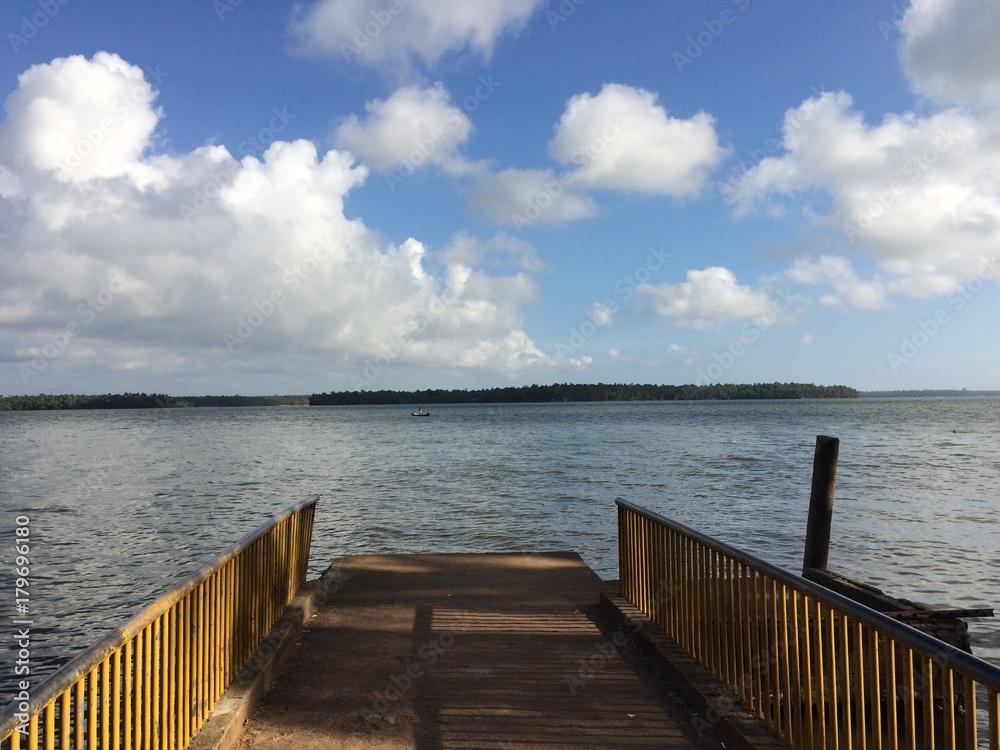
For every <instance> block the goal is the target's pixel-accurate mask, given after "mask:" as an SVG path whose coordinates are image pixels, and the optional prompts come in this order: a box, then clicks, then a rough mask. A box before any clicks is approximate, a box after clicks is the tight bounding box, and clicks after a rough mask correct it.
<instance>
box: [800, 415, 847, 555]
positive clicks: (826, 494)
mask: <svg viewBox="0 0 1000 750" xmlns="http://www.w3.org/2000/svg"><path fill="white" fill-rule="evenodd" d="M839 453H840V440H839V439H838V438H835V437H829V436H828V435H817V436H816V452H815V453H814V454H813V473H812V489H811V491H810V493H809V519H808V521H807V522H806V548H805V553H804V554H803V557H802V572H803V574H805V572H806V571H808V570H809V569H810V568H814V569H818V570H826V564H827V560H828V558H829V554H830V525H831V523H832V521H833V491H834V485H836V483H837V456H838V455H839Z"/></svg>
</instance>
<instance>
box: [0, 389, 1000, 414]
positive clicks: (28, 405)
mask: <svg viewBox="0 0 1000 750" xmlns="http://www.w3.org/2000/svg"><path fill="white" fill-rule="evenodd" d="M997 397H1000V390H998V391H973V390H967V389H963V390H957V389H926V390H906V391H903V390H900V391H858V390H856V389H854V388H850V387H848V386H842V385H833V386H818V385H813V384H811V383H752V384H728V383H719V384H715V385H635V384H629V385H625V384H603V383H598V384H596V385H587V384H571V383H565V384H559V383H556V384H554V385H545V386H539V385H531V386H516V387H509V388H487V389H480V390H471V391H470V390H440V389H434V390H430V389H429V390H422V391H391V390H382V391H340V392H332V393H318V394H317V393H314V394H312V395H311V396H305V395H295V396H277V395H275V396H168V395H166V394H162V393H154V394H146V393H124V394H103V395H80V394H61V395H53V394H44V393H43V394H39V395H35V396H0V411H52V410H93V409H177V408H198V407H240V406H379V405H390V406H391V405H412V404H427V405H441V404H499V403H510V404H514V403H588V402H624V401H735V400H775V401H780V400H789V399H817V398H862V399H865V398H869V399H870V398H997Z"/></svg>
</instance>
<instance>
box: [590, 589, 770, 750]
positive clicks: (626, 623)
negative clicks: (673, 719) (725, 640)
mask: <svg viewBox="0 0 1000 750" xmlns="http://www.w3.org/2000/svg"><path fill="white" fill-rule="evenodd" d="M613 588H614V587H610V586H609V587H607V588H606V589H605V590H604V591H603V592H601V607H602V608H603V609H604V611H605V612H606V613H607V614H608V615H609V616H610V617H611V618H612V619H614V620H615V621H617V623H618V624H619V626H620V627H621V628H622V629H624V630H626V631H627V632H628V633H630V634H631V636H632V641H633V642H634V643H635V644H636V645H637V646H638V647H639V649H640V650H641V651H642V652H643V654H644V655H645V656H646V657H647V658H648V659H650V660H651V661H652V662H653V663H654V664H655V665H656V667H657V668H658V669H659V670H661V671H662V673H663V674H664V676H665V677H667V678H668V679H669V680H670V681H671V683H672V684H673V685H674V686H675V687H676V688H677V689H678V690H679V691H680V693H681V695H683V696H684V699H685V700H686V701H687V702H688V703H689V704H690V705H691V706H692V707H693V708H694V709H695V710H696V711H697V712H698V714H699V718H698V719H697V720H696V725H697V723H698V721H701V722H702V726H703V727H705V728H708V727H711V728H712V729H713V730H715V731H716V732H717V733H718V735H719V736H720V737H722V739H723V740H724V741H725V743H726V745H727V746H728V747H730V748H733V750H778V749H779V748H782V749H783V750H787V747H788V746H787V745H786V744H785V743H784V742H783V741H782V740H781V739H779V738H778V737H777V735H775V734H773V733H772V732H771V731H770V730H769V729H768V728H767V727H766V726H765V725H764V723H763V722H762V721H761V720H760V719H758V718H757V717H756V716H754V714H752V713H751V712H750V710H749V709H747V708H746V707H745V706H743V705H742V704H741V703H740V702H739V700H738V699H737V697H736V696H735V695H734V694H733V692H732V691H731V690H729V688H727V687H726V686H725V685H723V684H722V683H720V682H719V681H718V680H717V679H715V677H713V676H712V674H711V672H709V671H708V670H707V669H706V668H705V667H703V666H702V665H701V664H699V663H698V662H696V661H695V660H694V659H693V658H691V656H689V655H688V653H687V652H686V651H684V650H683V649H682V648H681V647H680V646H678V645H677V644H676V643H674V642H673V641H672V640H670V639H669V638H668V637H667V636H666V635H664V634H663V632H662V631H661V630H660V629H659V628H658V627H657V626H656V624H655V623H654V622H653V621H652V620H650V619H649V617H647V616H646V615H645V614H644V613H643V612H641V611H640V610H639V609H637V608H636V607H635V606H634V605H632V603H631V602H629V601H628V600H627V599H625V598H623V597H622V596H620V595H619V594H617V593H613V591H612V589H613Z"/></svg>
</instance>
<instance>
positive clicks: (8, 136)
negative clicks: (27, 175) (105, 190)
mask: <svg viewBox="0 0 1000 750" xmlns="http://www.w3.org/2000/svg"><path fill="white" fill-rule="evenodd" d="M18 84H19V85H18V88H17V90H16V91H15V92H14V93H12V94H11V95H10V97H8V99H7V101H6V103H5V108H6V110H7V113H8V116H7V119H6V121H5V122H4V123H3V125H2V127H0V149H2V151H3V153H4V154H6V155H7V158H8V159H9V160H10V161H9V167H14V168H19V169H21V170H31V171H44V172H52V173H53V174H54V176H55V177H56V179H58V180H59V181H61V182H82V181H86V180H90V179H93V178H97V177H103V178H111V177H120V176H128V177H130V178H132V179H133V180H134V181H135V182H137V183H138V184H140V185H143V184H145V183H147V182H149V181H150V180H152V179H154V176H155V170H154V169H152V168H151V167H150V166H149V165H147V164H144V163H143V162H142V161H141V160H140V156H141V155H142V153H143V152H144V151H145V150H146V149H147V148H148V147H149V144H150V139H151V137H152V135H153V131H154V130H155V128H156V125H157V122H158V120H159V116H160V112H159V110H157V109H154V108H153V106H152V105H153V101H154V99H155V98H156V92H155V91H154V90H153V87H152V86H151V85H150V84H149V83H148V82H147V81H146V80H145V78H144V75H143V72H142V69H141V68H138V67H136V66H134V65H130V64H128V63H127V62H125V61H124V60H122V59H121V58H120V57H119V56H118V55H115V54H109V53H107V52H98V53H97V54H96V55H94V57H93V59H92V60H87V59H86V58H84V57H83V56H82V55H74V56H72V57H65V58H59V59H56V60H53V61H52V62H51V63H49V64H45V65H33V66H32V67H30V68H29V69H28V70H27V71H25V72H24V73H22V74H21V75H20V76H18ZM12 171H14V170H12Z"/></svg>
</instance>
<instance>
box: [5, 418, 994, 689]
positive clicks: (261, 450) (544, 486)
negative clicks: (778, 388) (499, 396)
mask: <svg viewBox="0 0 1000 750" xmlns="http://www.w3.org/2000/svg"><path fill="white" fill-rule="evenodd" d="M432 412H433V415H432V416H431V417H430V418H424V419H414V418H412V417H410V409H409V408H406V407H403V408H400V407H385V406H377V407H374V406H373V407H261V408H228V409H225V408H218V409H215V408H197V409H170V410H110V411H61V412H0V462H2V463H0V534H2V537H3V538H4V539H6V540H7V541H6V542H0V550H2V553H0V586H2V587H3V591H4V592H5V593H4V595H3V597H0V636H2V639H3V651H0V691H3V692H6V691H7V690H8V689H9V686H10V685H11V684H12V681H13V663H14V658H15V656H14V653H15V651H14V649H15V648H16V645H15V633H16V630H15V626H14V625H13V624H12V621H13V619H16V618H18V617H19V616H21V615H18V613H17V612H16V610H15V608H14V607H15V599H14V568H15V560H14V557H15V551H14V540H15V538H17V537H15V534H16V533H17V532H16V529H17V528H19V523H18V519H20V521H21V524H20V527H25V528H27V529H28V533H29V534H30V537H29V538H30V542H31V554H30V556H29V559H30V574H29V577H28V582H29V587H30V588H29V590H30V603H29V612H28V616H30V618H31V620H32V622H33V625H32V667H33V676H34V677H35V678H36V679H37V677H38V676H39V675H40V674H42V673H45V672H50V671H52V670H53V669H54V668H55V667H56V666H57V665H58V664H59V663H62V662H63V661H65V660H66V659H67V658H69V657H70V656H72V654H74V653H76V652H77V651H79V650H81V649H83V648H84V647H86V646H87V645H89V644H90V643H91V642H93V641H94V640H96V639H97V637H98V636H100V635H101V634H103V632H104V631H106V630H107V629H109V628H111V627H112V626H114V625H115V624H118V623H120V622H122V621H124V620H125V619H127V618H128V617H130V616H131V615H132V614H134V613H135V612H136V611H138V609H140V608H141V607H142V606H143V605H144V604H146V603H148V602H150V601H152V600H153V599H155V598H156V597H157V596H158V595H159V594H161V593H162V592H163V591H165V590H166V589H167V588H169V587H170V586H171V585H172V584H173V583H175V582H176V581H178V580H179V579H181V578H183V577H184V576H185V575H186V574H187V573H189V572H190V571H192V570H193V569H194V568H195V567H197V566H198V565H200V564H201V563H203V562H205V561H206V560H208V559H210V558H212V557H214V556H215V555H216V554H218V553H219V552H221V551H222V550H223V549H224V548H225V547H227V546H229V545H230V544H232V543H233V542H234V541H236V540H237V539H239V538H241V537H242V536H243V535H244V534H245V533H247V532H248V531H251V530H252V529H254V528H255V527H256V526H258V525H259V524H260V523H261V522H263V521H264V520H266V519H267V518H268V517H269V516H271V515H272V514H274V513H276V512H278V511H279V510H281V509H282V508H284V507H286V506H287V505H290V504H291V503H293V502H295V501H297V500H299V499H301V498H302V497H304V496H306V495H309V494H313V493H319V494H320V495H322V498H321V500H320V504H319V506H318V508H317V515H316V525H315V531H314V536H313V547H312V558H311V563H310V577H315V576H317V575H319V574H320V573H321V572H322V570H323V569H325V568H326V566H327V565H328V564H329V563H330V562H331V561H332V560H333V559H334V558H336V557H338V556H341V555H346V554H352V553H361V552H430V551H435V552H448V551H507V550H511V551H513V550H534V551H540V550H563V549H572V550H576V551H578V552H579V553H580V554H581V555H582V556H583V558H584V560H586V562H587V563H588V564H589V565H590V566H591V567H592V568H594V569H595V570H596V571H597V572H598V573H599V574H600V575H601V576H603V577H605V578H614V577H616V576H617V573H616V567H617V560H616V554H617V546H616V541H615V540H616V529H615V522H616V515H615V507H614V499H615V498H616V497H624V498H627V499H629V500H632V501H634V502H636V503H638V504H640V505H643V506H646V507H649V508H651V509H654V510H656V511H658V512H660V513H663V514H665V515H668V516H670V517H672V518H675V519H677V520H679V521H682V522H683V523H686V524H688V525H691V526H694V527H695V528H697V529H699V530H701V531H703V532H705V533H708V534H710V535H713V536H716V537H718V538H720V539H721V540H723V541H725V542H727V543H729V544H731V545H733V546H736V547H738V548H741V549H743V550H746V551H748V552H751V553H753V554H756V555H758V556H760V557H763V558H764V559H766V560H769V561H771V562H774V563H776V564H778V565H782V566H785V567H788V568H790V569H792V570H796V571H797V570H798V569H799V568H800V567H801V559H802V548H803V538H804V534H805V526H806V515H807V510H808V498H809V480H810V472H811V468H812V455H813V449H814V446H815V438H816V435H819V434H827V435H833V436H836V437H839V438H840V439H841V447H840V467H839V471H838V478H837V488H836V495H837V499H836V505H835V508H834V519H833V534H832V536H833V540H832V544H831V550H830V567H831V568H832V569H835V570H838V571H841V572H844V573H846V574H848V575H850V576H853V577H856V578H859V579H861V580H864V581H866V582H868V583H872V584H874V585H876V586H879V587H880V588H883V589H885V590H886V591H887V592H888V593H891V594H893V595H896V596H903V597H906V598H910V599H914V600H917V601H921V602H926V603H930V604H935V605H941V606H956V607H962V606H974V605H986V606H994V607H997V608H998V609H1000V525H998V524H997V522H996V519H997V517H998V513H1000V454H998V452H997V448H996V446H997V445H998V444H1000V440H998V437H1000V399H981V398H968V399H962V398H950V399H944V398H943V399H867V398H866V399H853V400H802V401H725V402H651V403H650V402H647V403H600V404H509V405H471V404H470V405H448V406H434V407H432ZM25 521H27V523H25ZM970 630H971V632H972V636H973V649H974V651H975V653H976V654H977V655H978V656H981V657H983V658H986V659H988V660H990V661H993V662H994V663H997V664H1000V623H998V622H997V621H990V620H978V621H973V622H972V623H971V626H970ZM6 697H7V696H5V695H0V703H5V702H6V700H5V698H6Z"/></svg>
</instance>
